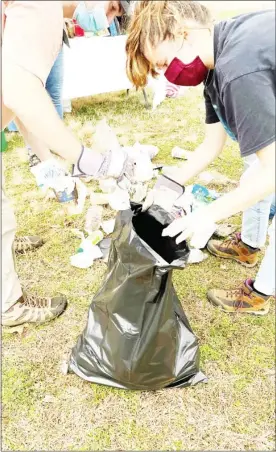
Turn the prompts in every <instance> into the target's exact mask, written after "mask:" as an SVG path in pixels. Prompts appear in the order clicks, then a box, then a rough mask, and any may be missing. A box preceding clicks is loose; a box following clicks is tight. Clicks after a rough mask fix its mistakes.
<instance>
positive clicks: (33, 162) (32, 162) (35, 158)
mask: <svg viewBox="0 0 276 452" xmlns="http://www.w3.org/2000/svg"><path fill="white" fill-rule="evenodd" d="M40 162H41V160H40V159H39V158H38V156H37V155H36V154H29V168H33V167H34V166H36V165H38V164H39V163H40Z"/></svg>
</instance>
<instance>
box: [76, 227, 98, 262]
mask: <svg viewBox="0 0 276 452" xmlns="http://www.w3.org/2000/svg"><path fill="white" fill-rule="evenodd" d="M102 239H103V234H102V232H101V231H95V232H93V233H92V234H91V235H90V236H89V237H88V238H84V235H83V234H82V241H81V244H80V246H79V248H78V251H77V254H75V255H74V256H71V257H70V263H71V265H72V266H73V267H77V268H82V269H85V268H89V267H91V266H92V265H93V262H94V260H96V259H101V258H102V257H103V254H102V252H101V250H100V248H99V247H98V246H97V243H99V242H100V241H101V240H102Z"/></svg>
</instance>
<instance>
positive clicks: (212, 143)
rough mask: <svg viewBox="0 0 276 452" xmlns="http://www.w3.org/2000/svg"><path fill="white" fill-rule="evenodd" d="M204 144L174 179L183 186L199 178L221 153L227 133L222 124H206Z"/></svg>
mask: <svg viewBox="0 0 276 452" xmlns="http://www.w3.org/2000/svg"><path fill="white" fill-rule="evenodd" d="M205 127H206V129H205V138H204V141H203V143H202V144H201V145H200V146H199V147H198V148H197V149H196V150H195V151H194V152H193V155H192V156H191V158H190V159H189V160H188V162H187V163H184V164H183V165H182V167H181V168H179V170H177V172H175V174H173V178H174V179H175V180H176V181H177V182H179V183H180V184H182V185H185V184H186V182H187V181H188V180H189V179H192V178H193V177H195V176H197V175H198V174H199V173H200V172H201V171H203V170H204V169H205V168H206V167H207V166H208V165H210V163H212V162H213V161H214V160H215V159H216V157H217V156H218V155H219V154H220V153H221V151H222V150H223V147H224V145H225V141H226V137H227V135H226V132H225V130H224V128H223V126H222V125H221V123H220V122H216V123H215V124H206V126H205Z"/></svg>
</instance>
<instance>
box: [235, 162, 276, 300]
mask: <svg viewBox="0 0 276 452" xmlns="http://www.w3.org/2000/svg"><path fill="white" fill-rule="evenodd" d="M257 161H258V160H257V157H256V156H255V155H250V156H249V157H246V158H245V159H244V166H245V170H249V167H250V166H251V165H252V164H254V163H255V164H257V163H256V162H257ZM251 183H253V182H252V181H251ZM273 200H274V195H270V196H268V197H267V198H265V199H264V200H263V201H260V202H258V203H257V204H255V205H254V206H252V207H250V208H249V209H248V210H246V211H245V212H244V213H243V219H242V235H241V237H242V241H243V242H244V243H246V244H247V245H249V246H252V247H253V248H261V247H263V246H264V245H265V242H266V237H267V232H268V233H269V245H268V247H267V250H266V253H265V256H264V259H263V261H262V263H261V266H260V269H259V272H258V274H257V277H256V280H255V283H254V286H255V288H256V289H257V290H258V291H259V292H262V293H264V294H266V295H274V294H275V217H274V218H273V220H272V224H271V226H270V227H269V229H268V225H269V214H270V209H271V204H272V203H273Z"/></svg>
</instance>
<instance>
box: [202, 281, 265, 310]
mask: <svg viewBox="0 0 276 452" xmlns="http://www.w3.org/2000/svg"><path fill="white" fill-rule="evenodd" d="M253 283H254V281H252V280H251V279H247V280H246V281H244V282H243V283H242V285H241V287H239V288H237V289H233V290H225V289H211V290H209V291H208V292H207V297H208V299H209V300H210V301H211V302H212V303H213V304H215V305H216V306H219V307H221V308H222V310H223V311H224V312H228V313H231V312H240V313H245V314H255V315H265V314H267V313H268V311H269V305H270V301H271V300H272V298H273V297H270V296H266V295H262V294H260V293H259V292H256V290H255V289H254V286H253Z"/></svg>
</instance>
